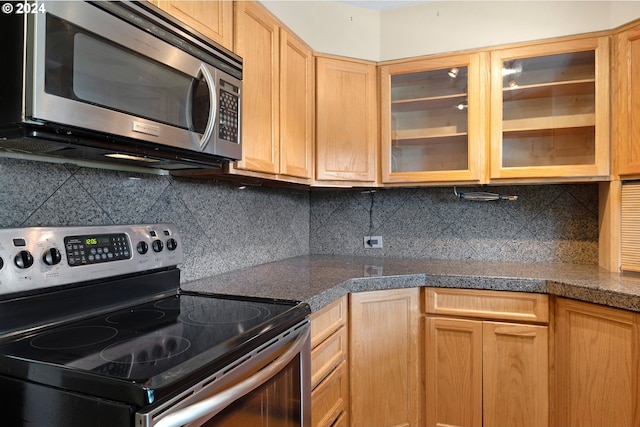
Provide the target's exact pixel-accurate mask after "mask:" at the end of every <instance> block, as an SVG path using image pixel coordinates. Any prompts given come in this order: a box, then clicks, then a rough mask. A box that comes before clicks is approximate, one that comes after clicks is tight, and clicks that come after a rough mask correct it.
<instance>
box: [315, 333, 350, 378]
mask: <svg viewBox="0 0 640 427" xmlns="http://www.w3.org/2000/svg"><path fill="white" fill-rule="evenodd" d="M347 345H348V344H347V328H346V327H344V326H343V327H341V328H340V329H338V330H337V331H336V332H334V333H333V335H331V336H330V337H329V338H327V339H326V340H324V341H322V342H321V343H320V344H318V346H316V347H314V348H313V349H312V350H311V388H312V389H313V388H315V387H316V386H317V385H318V384H320V382H321V381H322V380H323V379H325V378H326V377H327V376H328V375H329V374H330V373H331V372H332V371H333V370H334V369H335V367H336V366H338V364H340V362H342V361H343V360H346V358H347Z"/></svg>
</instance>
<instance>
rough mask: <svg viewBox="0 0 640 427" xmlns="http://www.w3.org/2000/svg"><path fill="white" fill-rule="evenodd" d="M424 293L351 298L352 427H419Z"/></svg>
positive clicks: (396, 292) (402, 291) (370, 294)
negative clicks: (420, 298)
mask: <svg viewBox="0 0 640 427" xmlns="http://www.w3.org/2000/svg"><path fill="white" fill-rule="evenodd" d="M419 295H420V290H419V289H417V288H413V289H397V290H383V291H371V292H362V293H353V294H350V295H349V298H350V302H349V314H350V328H351V329H350V335H349V352H350V353H349V355H350V369H349V376H350V382H351V423H350V424H349V425H351V426H352V427H371V426H376V427H418V426H420V425H421V424H420V409H419V408H420V407H421V403H420V398H421V395H422V393H421V381H420V372H421V370H420V361H419V351H420V349H419V347H420V346H419V343H420V334H419V331H420V325H419V320H420V308H419Z"/></svg>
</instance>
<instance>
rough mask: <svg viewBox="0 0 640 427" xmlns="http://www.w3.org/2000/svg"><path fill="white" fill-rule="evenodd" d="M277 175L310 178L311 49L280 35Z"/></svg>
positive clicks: (288, 36) (286, 34)
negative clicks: (278, 157)
mask: <svg viewBox="0 0 640 427" xmlns="http://www.w3.org/2000/svg"><path fill="white" fill-rule="evenodd" d="M280 78H281V82H280V90H281V92H280V173H281V174H283V175H291V176H297V177H299V178H311V161H312V152H313V149H312V145H313V112H314V109H313V99H314V97H313V82H314V77H313V56H312V52H311V49H309V48H308V47H307V46H306V45H305V44H304V43H302V42H301V41H300V40H298V39H297V38H296V37H294V36H293V35H291V34H289V33H288V32H287V31H285V30H284V29H281V31H280Z"/></svg>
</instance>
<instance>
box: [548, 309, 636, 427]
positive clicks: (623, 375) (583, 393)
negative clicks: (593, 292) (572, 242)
mask: <svg viewBox="0 0 640 427" xmlns="http://www.w3.org/2000/svg"><path fill="white" fill-rule="evenodd" d="M639 320H640V315H638V313H633V312H630V311H626V310H620V309H615V308H610V307H604V306H599V305H596V304H590V303H585V302H580V301H573V300H569V299H565V298H558V299H557V300H556V314H555V321H556V328H555V363H556V367H555V377H556V379H555V390H556V397H555V402H556V403H555V408H556V416H555V423H554V425H556V426H558V427H560V426H562V427H571V426H576V427H578V426H580V427H590V426H593V427H596V426H620V427H624V426H637V425H638V424H639V423H640V396H639V394H638V380H639V378H640V372H639V363H640V362H639V360H640V354H639V348H640V347H639V346H638V344H640V329H639V325H640V322H639Z"/></svg>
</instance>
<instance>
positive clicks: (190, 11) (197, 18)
mask: <svg viewBox="0 0 640 427" xmlns="http://www.w3.org/2000/svg"><path fill="white" fill-rule="evenodd" d="M154 3H156V4H157V5H158V6H159V7H160V8H161V9H163V10H165V11H166V12H168V13H169V14H171V15H172V16H174V17H176V18H178V19H179V20H181V21H182V22H184V23H185V24H187V25H188V26H189V27H191V28H193V29H194V30H196V31H199V32H201V33H202V34H204V35H205V36H207V37H209V38H210V39H211V40H213V41H215V42H217V43H219V44H220V45H222V46H224V47H226V48H227V49H229V50H233V2H231V1H227V0H209V1H184V0H182V1H156V2H154Z"/></svg>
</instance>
